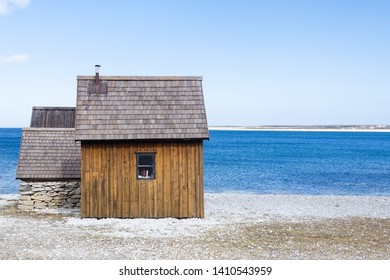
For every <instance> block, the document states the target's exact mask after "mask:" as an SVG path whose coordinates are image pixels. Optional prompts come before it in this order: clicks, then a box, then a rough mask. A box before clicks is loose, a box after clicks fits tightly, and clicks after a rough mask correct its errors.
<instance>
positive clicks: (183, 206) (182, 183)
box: [179, 143, 188, 218]
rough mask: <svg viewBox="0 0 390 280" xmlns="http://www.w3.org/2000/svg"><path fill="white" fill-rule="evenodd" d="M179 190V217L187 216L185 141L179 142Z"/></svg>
mask: <svg viewBox="0 0 390 280" xmlns="http://www.w3.org/2000/svg"><path fill="white" fill-rule="evenodd" d="M179 153H180V155H179V159H180V162H179V169H180V171H179V176H180V177H179V191H180V217H181V218H186V217H188V208H187V207H188V203H187V190H188V185H187V183H188V180H187V176H188V170H187V147H186V144H185V143H180V144H179Z"/></svg>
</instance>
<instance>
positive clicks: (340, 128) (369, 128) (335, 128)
mask: <svg viewBox="0 0 390 280" xmlns="http://www.w3.org/2000/svg"><path fill="white" fill-rule="evenodd" d="M209 130H240V131H241V130H242V131H313V132H390V125H308V126H305V125H297V126H293V125H292V126H288V125H286V126H285V125H275V126H272V125H264V126H209Z"/></svg>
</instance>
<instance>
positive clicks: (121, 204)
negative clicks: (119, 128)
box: [116, 143, 124, 217]
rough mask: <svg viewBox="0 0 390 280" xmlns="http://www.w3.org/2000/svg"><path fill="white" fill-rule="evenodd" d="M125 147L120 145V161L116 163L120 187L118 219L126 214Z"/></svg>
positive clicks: (118, 188)
mask: <svg viewBox="0 0 390 280" xmlns="http://www.w3.org/2000/svg"><path fill="white" fill-rule="evenodd" d="M123 158H124V147H123V143H118V159H117V161H116V163H117V174H118V178H117V179H118V187H117V201H118V208H117V213H116V217H123V216H124V214H123V212H124V209H123V207H124V199H123V197H124V195H123V192H124V188H123V172H124V165H123V161H124V159H123Z"/></svg>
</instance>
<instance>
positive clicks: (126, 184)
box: [123, 144, 130, 218]
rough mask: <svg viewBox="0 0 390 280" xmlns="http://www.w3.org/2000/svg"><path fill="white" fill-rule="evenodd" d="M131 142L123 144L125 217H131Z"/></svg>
mask: <svg viewBox="0 0 390 280" xmlns="http://www.w3.org/2000/svg"><path fill="white" fill-rule="evenodd" d="M129 170H130V158H129V144H126V145H125V144H124V145H123V217H126V218H128V217H130V185H129V184H130V181H129Z"/></svg>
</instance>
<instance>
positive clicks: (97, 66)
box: [95, 64, 101, 85]
mask: <svg viewBox="0 0 390 280" xmlns="http://www.w3.org/2000/svg"><path fill="white" fill-rule="evenodd" d="M100 67H101V66H100V65H98V64H96V65H95V85H98V84H99V68H100Z"/></svg>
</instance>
